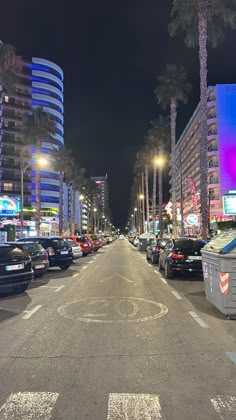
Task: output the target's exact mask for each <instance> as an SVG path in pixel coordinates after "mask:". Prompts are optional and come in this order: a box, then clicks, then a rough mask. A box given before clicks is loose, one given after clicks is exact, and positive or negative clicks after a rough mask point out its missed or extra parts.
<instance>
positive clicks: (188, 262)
mask: <svg viewBox="0 0 236 420" xmlns="http://www.w3.org/2000/svg"><path fill="white" fill-rule="evenodd" d="M205 244H206V242H205V241H203V240H202V239H192V238H177V239H169V240H168V241H167V243H166V246H165V248H164V249H162V250H161V252H160V255H159V269H160V270H161V269H164V270H165V276H166V278H167V279H171V278H173V276H174V274H175V273H181V272H182V273H185V272H189V273H197V274H199V275H201V276H202V255H201V249H202V248H203V247H204V245H205Z"/></svg>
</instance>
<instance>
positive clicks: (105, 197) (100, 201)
mask: <svg viewBox="0 0 236 420" xmlns="http://www.w3.org/2000/svg"><path fill="white" fill-rule="evenodd" d="M92 180H93V182H95V184H96V193H95V196H94V207H96V208H97V209H98V211H100V212H101V213H103V214H104V215H108V214H109V185H108V180H107V175H106V176H96V177H92Z"/></svg>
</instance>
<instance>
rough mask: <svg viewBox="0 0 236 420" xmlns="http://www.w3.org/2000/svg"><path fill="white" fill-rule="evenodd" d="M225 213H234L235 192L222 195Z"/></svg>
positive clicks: (235, 211) (235, 205)
mask: <svg viewBox="0 0 236 420" xmlns="http://www.w3.org/2000/svg"><path fill="white" fill-rule="evenodd" d="M222 200H223V209H224V214H225V215H229V216H230V215H235V214H236V194H226V195H223V197H222Z"/></svg>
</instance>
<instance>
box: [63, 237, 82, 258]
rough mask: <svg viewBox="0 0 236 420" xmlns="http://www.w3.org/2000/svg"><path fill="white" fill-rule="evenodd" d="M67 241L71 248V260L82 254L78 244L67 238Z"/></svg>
mask: <svg viewBox="0 0 236 420" xmlns="http://www.w3.org/2000/svg"><path fill="white" fill-rule="evenodd" d="M67 242H68V243H69V245H70V246H71V248H72V254H73V260H78V258H81V257H82V256H83V251H82V248H81V246H80V245H79V244H77V243H76V242H75V241H73V239H67Z"/></svg>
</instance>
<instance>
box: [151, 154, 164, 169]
mask: <svg viewBox="0 0 236 420" xmlns="http://www.w3.org/2000/svg"><path fill="white" fill-rule="evenodd" d="M153 163H154V165H155V166H157V167H158V168H162V167H163V166H164V164H165V159H164V158H163V156H156V157H155V158H154V159H153Z"/></svg>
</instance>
